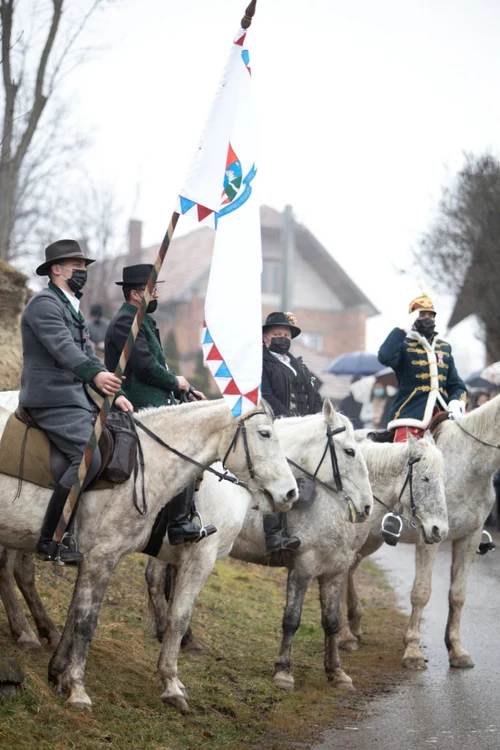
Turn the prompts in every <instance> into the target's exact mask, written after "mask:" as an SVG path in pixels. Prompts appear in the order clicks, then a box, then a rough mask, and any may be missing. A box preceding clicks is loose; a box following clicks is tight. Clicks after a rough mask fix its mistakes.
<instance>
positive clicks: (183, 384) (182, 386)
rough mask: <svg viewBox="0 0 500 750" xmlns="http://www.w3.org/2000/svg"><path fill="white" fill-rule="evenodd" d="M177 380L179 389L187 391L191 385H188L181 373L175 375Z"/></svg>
mask: <svg viewBox="0 0 500 750" xmlns="http://www.w3.org/2000/svg"><path fill="white" fill-rule="evenodd" d="M177 380H178V381H179V385H178V386H177V388H178V389H179V390H180V391H186V392H187V391H189V389H190V388H191V386H190V385H189V383H188V381H187V380H186V378H184V377H183V376H182V375H177Z"/></svg>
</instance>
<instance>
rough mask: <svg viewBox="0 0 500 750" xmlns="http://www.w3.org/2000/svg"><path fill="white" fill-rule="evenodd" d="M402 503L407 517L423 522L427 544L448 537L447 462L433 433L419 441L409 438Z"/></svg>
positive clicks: (409, 436)
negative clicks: (436, 443) (445, 474)
mask: <svg viewBox="0 0 500 750" xmlns="http://www.w3.org/2000/svg"><path fill="white" fill-rule="evenodd" d="M401 501H402V504H403V507H404V509H405V511H406V515H410V516H411V517H413V518H415V519H417V520H418V521H419V522H420V526H421V529H422V536H423V539H424V541H425V542H426V544H434V543H435V542H441V541H442V540H443V539H444V538H445V537H446V535H447V534H448V514H447V510H446V496H445V491H444V461H443V456H442V454H441V451H440V450H439V449H438V448H436V445H435V443H434V439H433V437H432V435H431V434H430V432H426V434H425V437H423V438H422V439H420V440H418V439H417V438H415V437H414V436H413V435H412V434H411V433H409V434H408V474H407V481H406V483H405V488H404V492H403V494H402V497H401Z"/></svg>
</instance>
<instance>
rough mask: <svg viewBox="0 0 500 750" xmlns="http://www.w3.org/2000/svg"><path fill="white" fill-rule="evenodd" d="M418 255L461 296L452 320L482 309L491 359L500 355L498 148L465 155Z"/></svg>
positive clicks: (438, 282) (438, 284)
mask: <svg viewBox="0 0 500 750" xmlns="http://www.w3.org/2000/svg"><path fill="white" fill-rule="evenodd" d="M414 255H415V261H416V263H417V265H418V266H419V268H420V270H421V271H422V272H423V274H424V275H426V276H427V277H428V278H429V279H430V280H432V284H433V286H434V287H435V288H437V289H438V290H440V291H442V292H446V293H448V294H449V293H450V292H451V293H452V294H453V296H454V297H455V312H454V314H453V316H452V319H451V321H450V322H451V324H452V325H453V324H454V323H456V322H459V320H461V319H463V318H464V317H467V316H468V315H471V314H475V315H477V316H478V318H479V320H480V322H481V324H482V328H483V335H482V338H483V340H484V342H485V344H486V349H487V356H488V359H490V360H493V361H496V360H500V306H499V304H498V289H499V285H500V162H499V161H498V160H497V159H496V158H495V157H494V156H493V155H492V154H489V153H486V154H482V155H480V156H474V155H472V154H466V155H465V165H464V167H463V168H462V169H461V170H460V171H459V172H458V174H457V176H456V178H455V180H454V182H453V184H452V185H451V186H449V187H445V188H443V191H442V197H441V201H440V204H439V208H438V213H437V217H436V219H435V220H434V222H433V224H432V226H431V228H430V229H429V231H428V232H427V233H426V234H425V235H424V236H423V239H422V241H421V243H420V247H419V249H418V250H417V251H416V252H415V254H414Z"/></svg>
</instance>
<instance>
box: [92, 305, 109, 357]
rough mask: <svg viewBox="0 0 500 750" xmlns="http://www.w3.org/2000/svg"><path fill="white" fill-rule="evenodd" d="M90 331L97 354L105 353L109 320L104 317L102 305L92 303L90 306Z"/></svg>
mask: <svg viewBox="0 0 500 750" xmlns="http://www.w3.org/2000/svg"><path fill="white" fill-rule="evenodd" d="M90 318H91V320H90V323H89V333H90V340H91V341H92V343H93V345H94V349H95V350H96V352H97V354H99V355H103V354H104V339H105V338H106V331H107V330H108V326H109V320H108V319H107V318H105V317H104V312H103V309H102V305H99V304H96V305H92V307H91V308H90Z"/></svg>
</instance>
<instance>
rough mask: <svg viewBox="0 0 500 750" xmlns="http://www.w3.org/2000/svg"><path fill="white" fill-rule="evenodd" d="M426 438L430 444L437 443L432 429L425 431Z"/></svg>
mask: <svg viewBox="0 0 500 750" xmlns="http://www.w3.org/2000/svg"><path fill="white" fill-rule="evenodd" d="M424 438H425V440H426V442H427V443H429V445H436V442H435V440H434V437H433V435H432V432H431V431H430V430H426V431H425V434H424Z"/></svg>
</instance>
